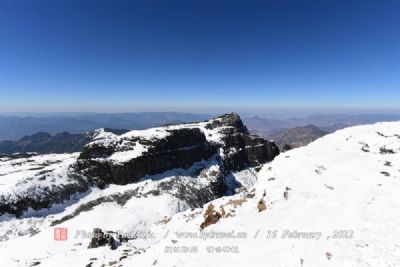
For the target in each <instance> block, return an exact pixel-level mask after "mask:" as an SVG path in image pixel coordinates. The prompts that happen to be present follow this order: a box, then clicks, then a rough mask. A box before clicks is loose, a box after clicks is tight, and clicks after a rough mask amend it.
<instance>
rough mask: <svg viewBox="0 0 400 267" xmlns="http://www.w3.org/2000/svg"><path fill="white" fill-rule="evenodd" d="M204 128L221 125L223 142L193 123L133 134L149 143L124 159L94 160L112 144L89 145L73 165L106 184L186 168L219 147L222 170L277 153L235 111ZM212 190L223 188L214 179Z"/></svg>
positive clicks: (109, 150)
mask: <svg viewBox="0 0 400 267" xmlns="http://www.w3.org/2000/svg"><path fill="white" fill-rule="evenodd" d="M206 128H207V129H216V128H221V131H220V132H219V133H220V134H222V135H223V138H222V140H223V144H222V145H221V144H217V143H212V142H209V141H207V139H206V137H205V135H204V133H203V132H202V131H201V130H200V129H199V128H196V127H195V126H194V127H193V128H181V129H174V130H168V131H169V132H170V135H169V136H167V137H166V138H164V139H160V140H156V141H153V140H148V139H140V138H136V139H133V140H131V141H134V142H139V143H141V144H145V145H149V146H150V147H149V149H148V151H147V152H146V153H144V154H143V155H141V156H139V157H136V158H133V159H131V160H130V161H127V162H124V163H122V164H121V163H118V164H117V163H114V162H112V161H98V160H96V159H97V158H104V157H108V156H110V155H112V153H113V152H114V148H113V147H112V146H107V147H106V146H102V145H97V144H95V145H89V146H86V147H85V148H84V150H83V151H82V153H81V155H80V157H79V160H78V162H77V164H76V169H77V170H78V171H80V172H82V174H83V175H85V176H87V177H89V178H91V179H92V181H93V182H94V183H95V184H97V185H98V186H99V187H100V188H102V187H104V186H105V185H107V184H111V183H112V184H121V185H123V184H128V183H134V182H136V181H137V180H138V179H139V178H141V177H143V176H146V175H153V174H158V173H163V172H165V171H168V170H170V169H174V168H184V169H186V168H189V167H190V166H192V165H193V164H194V163H195V162H198V161H201V160H207V159H209V158H210V157H212V156H213V155H215V154H216V153H217V151H218V149H219V148H222V149H223V150H224V153H225V155H226V156H225V157H224V158H223V159H220V161H221V164H222V165H223V168H224V170H225V173H228V172H229V171H239V170H242V169H244V168H247V167H255V166H257V165H259V164H262V163H265V162H268V161H271V160H273V159H274V157H275V156H276V155H278V154H279V149H278V147H277V146H276V145H275V144H274V143H273V142H269V141H266V140H264V139H262V138H260V137H258V136H253V135H250V134H249V132H248V130H247V128H246V126H244V124H243V122H242V120H241V119H240V117H239V116H238V115H237V114H235V113H230V114H226V115H223V116H221V117H219V118H217V119H215V120H212V121H210V122H209V123H208V124H207V125H206ZM215 186H216V188H217V189H216V190H217V191H221V190H223V188H225V186H224V184H223V183H217V184H216V185H215Z"/></svg>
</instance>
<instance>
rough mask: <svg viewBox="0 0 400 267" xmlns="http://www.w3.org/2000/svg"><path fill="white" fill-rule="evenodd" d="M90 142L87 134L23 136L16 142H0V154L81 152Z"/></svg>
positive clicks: (65, 133)
mask: <svg viewBox="0 0 400 267" xmlns="http://www.w3.org/2000/svg"><path fill="white" fill-rule="evenodd" d="M90 140H91V137H90V135H89V134H70V133H67V132H63V133H59V134H56V135H54V136H52V135H51V134H49V133H44V132H39V133H36V134H33V135H27V136H24V137H23V138H21V139H20V140H18V141H1V142H0V153H2V154H12V153H25V152H37V153H42V154H46V153H72V152H77V151H81V150H82V148H83V147H84V145H86V144H87V143H89V142H90Z"/></svg>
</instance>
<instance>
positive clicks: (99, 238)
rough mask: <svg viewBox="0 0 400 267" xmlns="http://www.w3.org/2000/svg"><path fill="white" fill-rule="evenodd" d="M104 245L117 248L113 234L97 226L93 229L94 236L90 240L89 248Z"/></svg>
mask: <svg viewBox="0 0 400 267" xmlns="http://www.w3.org/2000/svg"><path fill="white" fill-rule="evenodd" d="M104 246H110V248H111V249H116V248H117V245H116V243H115V239H114V237H113V236H111V235H110V234H106V233H104V232H103V231H102V230H101V229H100V228H95V229H94V230H93V237H92V239H91V240H90V243H89V246H88V248H98V247H104Z"/></svg>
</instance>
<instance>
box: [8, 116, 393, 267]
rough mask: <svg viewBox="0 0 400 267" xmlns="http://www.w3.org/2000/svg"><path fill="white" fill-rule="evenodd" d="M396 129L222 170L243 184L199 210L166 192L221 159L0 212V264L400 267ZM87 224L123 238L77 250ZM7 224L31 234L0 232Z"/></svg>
mask: <svg viewBox="0 0 400 267" xmlns="http://www.w3.org/2000/svg"><path fill="white" fill-rule="evenodd" d="M399 134H400V122H393V123H378V124H375V125H366V126H358V127H353V128H348V129H344V130H341V131H338V132H336V133H334V134H330V135H327V136H324V137H323V138H321V139H319V140H317V141H315V142H313V143H311V144H310V145H308V146H306V147H302V148H299V149H294V150H291V151H288V152H286V153H284V154H281V155H279V156H278V157H276V158H275V159H274V161H272V162H270V163H266V164H264V165H263V166H262V168H261V170H259V171H258V173H257V172H256V169H257V170H258V168H245V169H243V170H241V171H230V173H229V174H227V175H225V180H226V184H227V185H229V184H235V185H236V186H237V185H238V184H241V185H243V186H244V187H243V188H242V189H241V190H239V191H241V192H240V193H237V194H235V195H233V196H224V197H221V198H218V199H215V200H212V201H211V202H209V203H206V204H204V206H202V207H196V205H190V204H189V203H190V201H188V200H187V198H184V199H185V200H182V199H181V198H179V197H178V196H179V195H180V193H181V192H182V190H184V189H185V188H190V189H191V190H190V191H189V192H185V193H184V195H185V196H190V195H193V196H196V195H198V194H200V192H202V191H201V190H202V189H204V188H208V187H209V186H210V184H212V182H213V181H214V180H213V179H215V177H216V176H217V177H218V176H219V175H221V174H223V173H224V170H223V169H221V167H224V166H227V165H226V164H224V165H221V164H219V163H218V162H219V160H220V159H219V157H221V155H215V156H214V157H213V158H211V159H209V160H207V161H201V162H198V163H196V164H194V165H193V166H192V167H190V168H189V169H174V170H171V171H167V172H164V173H162V174H157V175H153V176H147V177H144V178H142V179H139V181H138V182H136V183H132V184H126V185H109V186H108V187H106V188H105V189H103V190H100V189H97V188H91V189H90V192H89V193H87V194H86V195H85V196H82V197H81V198H80V199H79V201H78V202H75V203H71V204H70V205H68V206H66V207H64V209H63V210H62V211H59V212H58V213H52V214H49V215H47V216H46V217H33V216H25V217H22V218H20V219H15V218H14V217H12V216H9V215H3V216H2V217H1V218H0V220H2V222H1V225H0V231H3V232H4V233H3V236H6V237H8V238H9V240H4V241H3V242H1V243H0V255H1V260H0V266H35V265H38V266H400V230H399V229H398V225H400V209H399V206H400V195H399V193H398V192H400V158H399V153H400V135H399ZM135 136H136V135H135ZM116 138H120V137H116ZM123 138H124V137H123ZM98 140H101V138H99V139H98ZM225 141H226V140H225ZM117 144H120V142H117ZM224 144H225V145H226V142H225V143H224ZM222 150H223V149H222ZM231 150H233V149H231V148H229V149H227V150H226V151H225V152H226V153H224V154H223V156H226V155H228V154H229V151H231ZM232 153H235V152H234V151H232ZM115 160H120V158H118V159H116V158H110V155H107V156H106V157H102V158H96V161H109V162H112V161H115ZM124 160H125V157H124ZM118 164H120V163H119V162H118ZM180 184H181V185H182V186H180ZM189 185H190V186H189ZM228 187H229V186H228ZM196 188H197V189H198V190H199V191H196V190H195V189H196ZM161 189H164V190H165V191H163V190H161ZM193 190H194V191H193ZM228 191H229V190H228ZM160 192H161V193H160ZM165 192H166V193H165ZM208 192H209V191H208ZM236 192H238V191H236ZM200 195H201V194H200ZM192 200H193V201H198V200H199V199H197V198H193V199H192ZM187 208H189V209H187ZM55 227H65V228H67V229H68V240H66V241H54V239H53V234H54V229H55ZM95 227H97V228H101V229H102V230H103V231H107V230H109V231H120V232H125V233H126V234H127V236H128V237H130V238H129V239H128V240H124V239H121V242H119V241H118V242H115V243H116V245H117V248H116V249H114V250H111V249H110V247H108V246H101V247H98V248H90V249H89V248H88V246H89V243H90V241H91V237H92V236H90V233H89V232H91V231H93V228H95ZM13 229H19V230H21V229H26V232H29V231H28V230H29V229H33V230H32V231H33V233H30V234H25V235H23V236H21V237H17V236H16V234H14V235H12V234H10V233H6V232H8V231H11V233H17V232H12V231H13ZM114 237H116V235H115V234H114ZM132 237H133V238H132ZM21 248H22V250H21Z"/></svg>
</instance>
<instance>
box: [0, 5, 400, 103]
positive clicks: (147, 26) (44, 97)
mask: <svg viewBox="0 0 400 267" xmlns="http://www.w3.org/2000/svg"><path fill="white" fill-rule="evenodd" d="M399 102H400V1H397V0H393V1H385V0H377V1H368V0H363V1H349V0H346V1H340V0H335V1H328V0H315V1H302V0H293V1H284V0H275V1H267V0H265V1H207V0H201V1H193V0H191V1H188V0H182V1H174V0H168V1H165V0H159V1H153V0H143V1H134V0H132V1H111V0H108V1H102V0H93V1H85V0H80V1H72V0H65V1H54V0H49V1H41V0H36V1H30V0H29V1H28V0H27V1H20V0H5V1H4V0H3V1H1V7H0V111H92V110H96V111H98V110H102V109H104V111H107V110H111V111H113V110H115V111H118V110H130V109H132V110H140V109H143V110H152V109H158V110H159V109H163V108H164V107H165V108H166V107H169V109H174V108H176V109H177V110H180V109H182V108H187V109H189V110H190V108H191V107H196V108H200V109H201V108H203V109H204V110H205V111H207V109H208V108H212V107H219V106H230V107H256V106H257V107H274V106H276V107H324V106H329V107H379V108H396V107H398V106H399Z"/></svg>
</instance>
